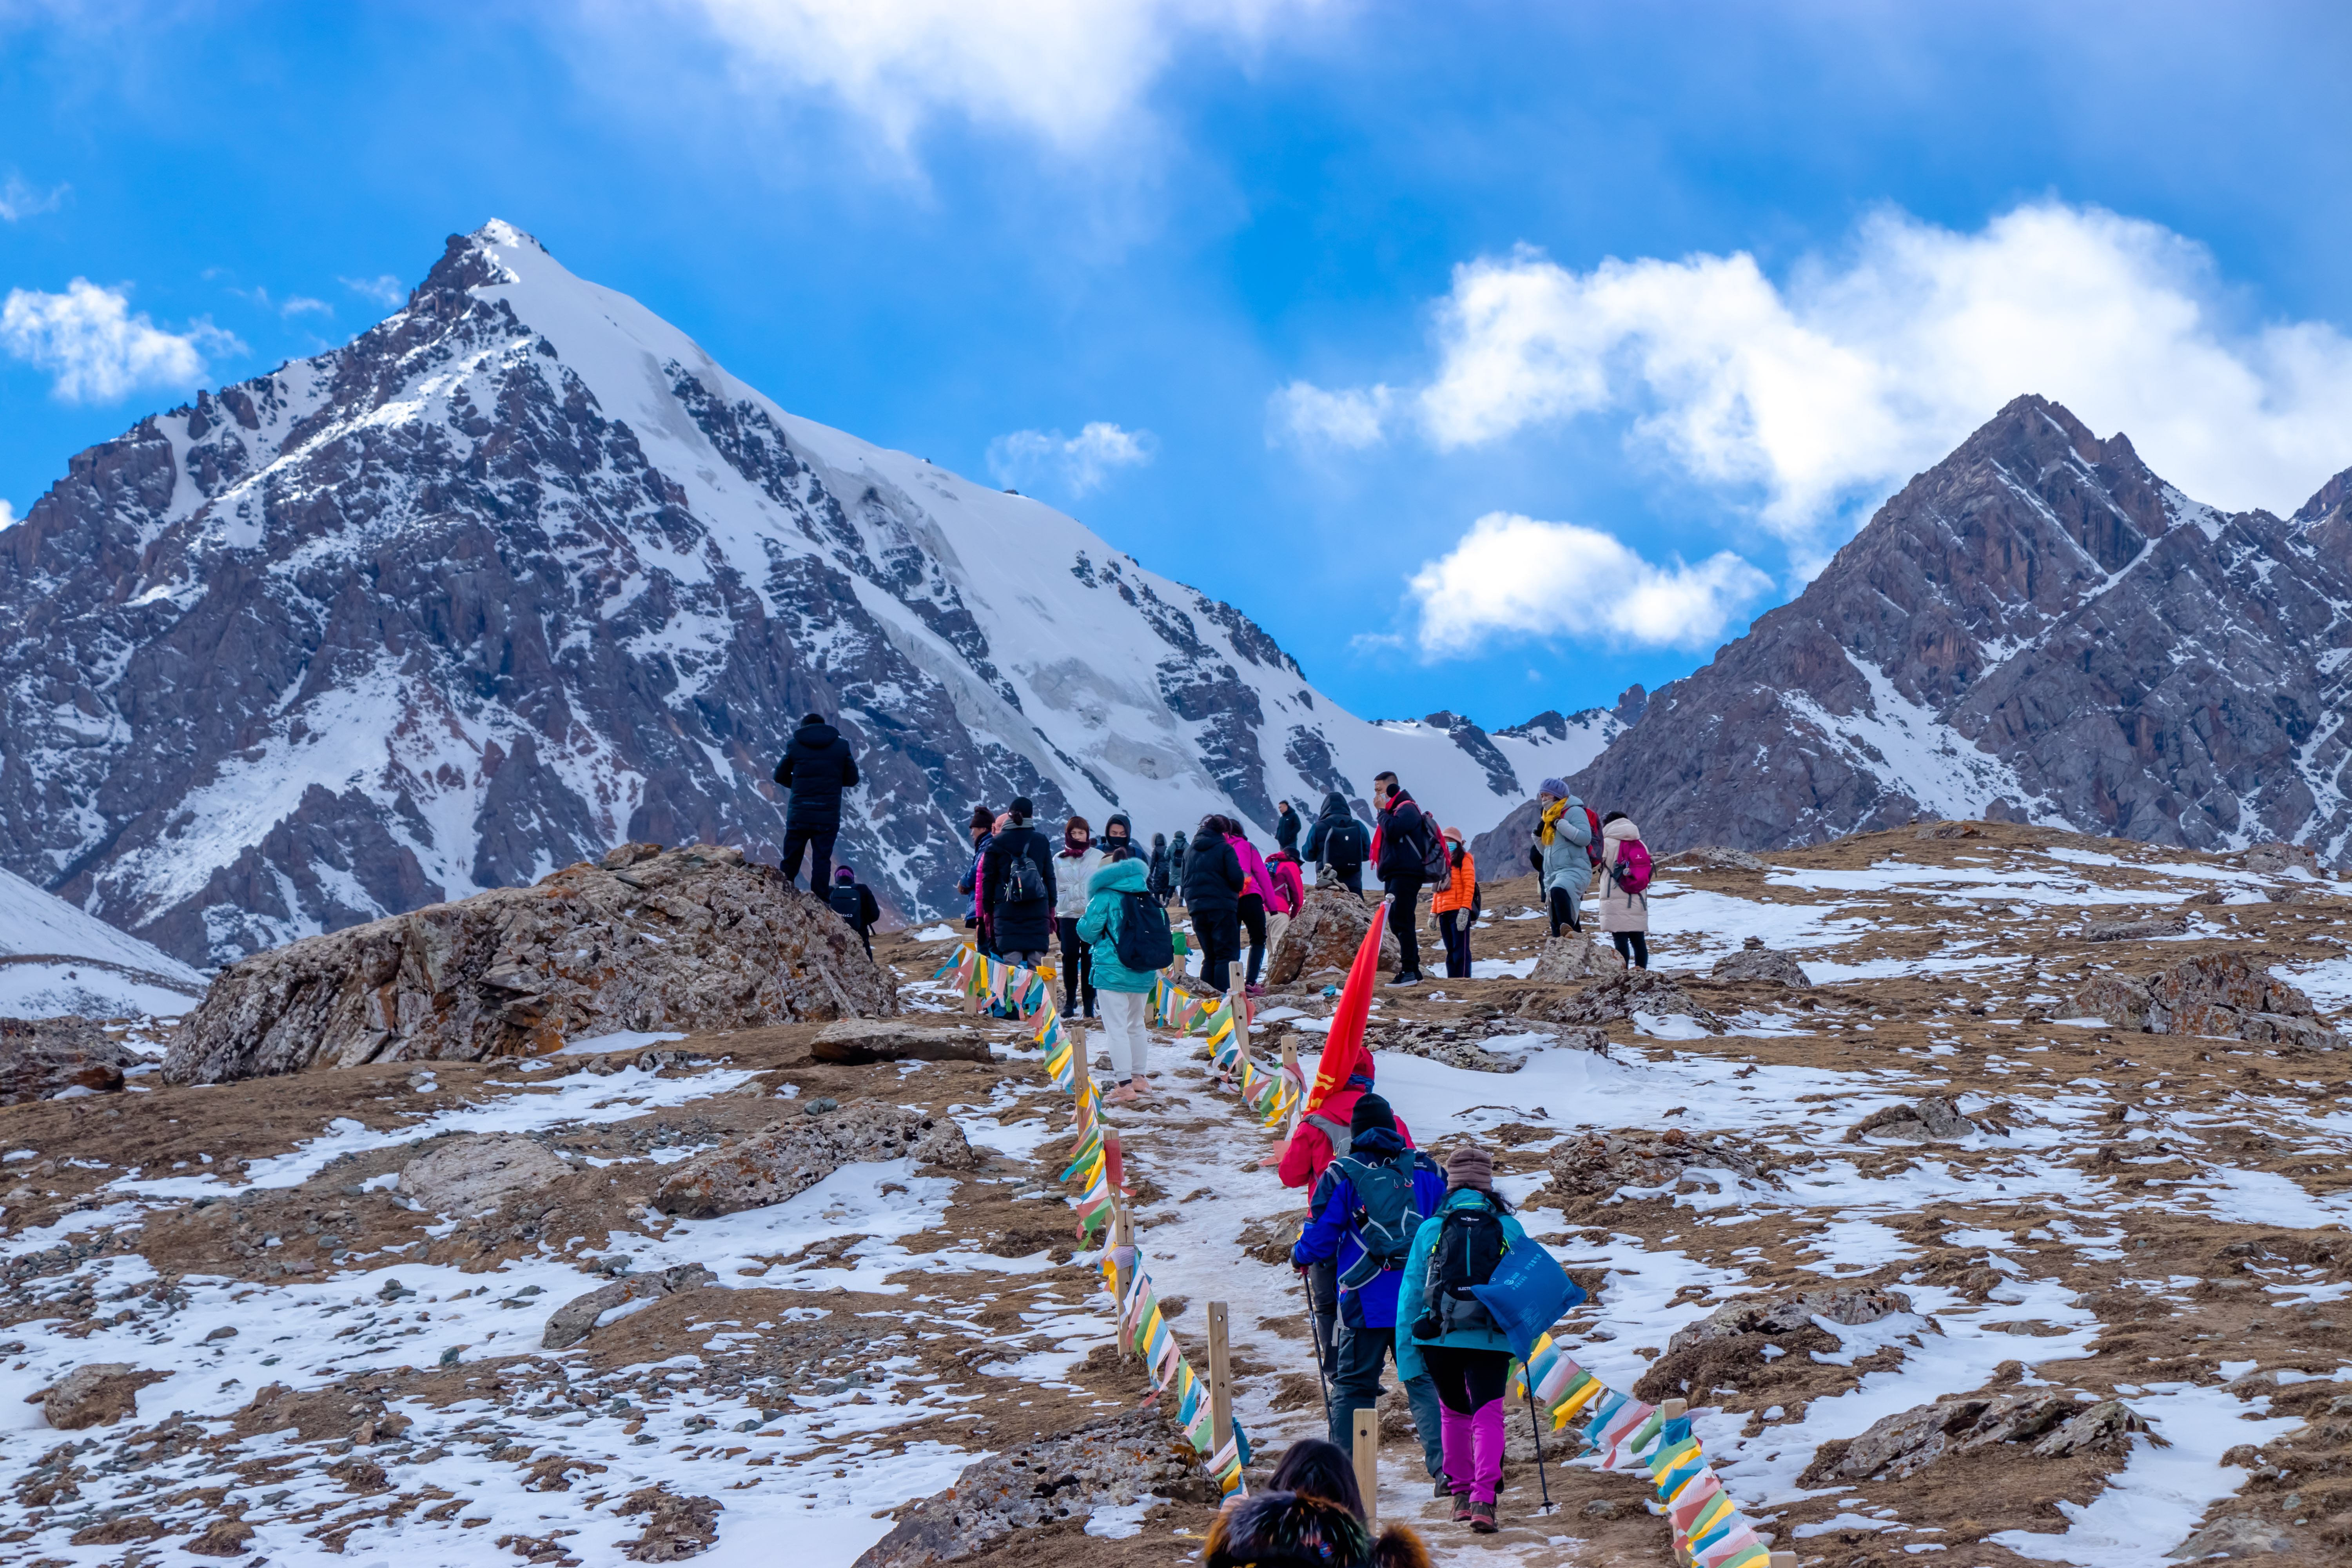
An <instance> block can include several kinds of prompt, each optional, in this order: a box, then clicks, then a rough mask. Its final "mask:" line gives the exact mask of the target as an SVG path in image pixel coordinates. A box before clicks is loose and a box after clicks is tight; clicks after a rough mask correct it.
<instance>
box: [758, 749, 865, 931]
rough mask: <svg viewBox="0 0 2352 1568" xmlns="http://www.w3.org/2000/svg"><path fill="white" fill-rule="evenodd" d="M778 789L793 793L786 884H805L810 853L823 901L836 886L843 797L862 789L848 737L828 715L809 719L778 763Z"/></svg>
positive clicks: (814, 884) (813, 883)
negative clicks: (804, 860) (804, 855)
mask: <svg viewBox="0 0 2352 1568" xmlns="http://www.w3.org/2000/svg"><path fill="white" fill-rule="evenodd" d="M776 783H777V784H781V785H782V786H783V787H784V788H785V789H787V790H789V791H790V792H792V799H791V801H790V803H789V804H787V805H785V807H784V858H783V861H782V870H783V873H784V880H785V881H787V882H796V881H798V880H799V879H800V874H801V851H802V850H803V849H807V850H808V851H809V852H810V854H811V856H812V857H813V859H812V861H811V863H810V866H809V891H811V892H813V893H814V894H816V895H817V897H819V898H823V897H824V896H825V891H826V889H828V888H829V887H830V885H831V884H832V882H833V846H834V842H835V840H836V839H838V838H839V837H841V792H842V791H844V790H845V789H849V788H851V787H853V786H854V785H855V784H856V783H857V759H856V757H855V756H853V755H852V754H851V753H850V750H849V739H848V737H847V736H845V735H844V734H843V733H842V732H841V731H838V730H836V729H835V728H834V727H833V726H832V725H830V724H828V723H826V722H825V721H824V714H822V713H811V714H809V715H808V716H807V717H805V718H803V720H802V721H801V727H800V728H799V729H797V730H795V731H793V738H792V740H791V741H790V742H787V743H786V745H785V747H784V754H783V757H782V760H781V761H779V762H778V763H776Z"/></svg>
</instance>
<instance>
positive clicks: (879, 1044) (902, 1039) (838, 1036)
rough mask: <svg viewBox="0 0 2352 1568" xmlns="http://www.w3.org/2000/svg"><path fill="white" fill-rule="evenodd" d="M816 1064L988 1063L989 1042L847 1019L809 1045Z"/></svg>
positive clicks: (885, 1021)
mask: <svg viewBox="0 0 2352 1568" xmlns="http://www.w3.org/2000/svg"><path fill="white" fill-rule="evenodd" d="M809 1057H810V1058H811V1059H812V1060H814V1061H820V1062H832V1063H834V1064H835V1065H836V1066H840V1067H865V1066H867V1065H869V1064H871V1063H874V1062H984V1061H986V1060H987V1059H988V1041H987V1040H986V1039H984V1038H982V1037H981V1036H980V1035H979V1034H977V1033H976V1032H974V1031H972V1030H970V1029H940V1028H929V1029H927V1028H924V1027H922V1026H920V1025H917V1024H910V1023H907V1022H903V1021H901V1020H898V1019H893V1018H843V1019H841V1020H839V1021H838V1022H835V1023H831V1024H827V1025H826V1026H824V1028H822V1029H819V1030H818V1031H817V1034H816V1038H815V1039H814V1040H812V1041H810V1042H809Z"/></svg>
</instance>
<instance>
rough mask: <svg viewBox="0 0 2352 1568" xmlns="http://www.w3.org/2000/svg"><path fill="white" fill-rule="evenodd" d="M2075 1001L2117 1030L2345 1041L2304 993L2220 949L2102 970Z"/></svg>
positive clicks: (2312, 1043) (2303, 1042)
mask: <svg viewBox="0 0 2352 1568" xmlns="http://www.w3.org/2000/svg"><path fill="white" fill-rule="evenodd" d="M2074 1005H2076V1006H2078V1007H2080V1008H2082V1009H2083V1011H2084V1012H2085V1013H2095V1014H2096V1015H2098V1016H2100V1017H2102V1018H2105V1020H2106V1021H2107V1022H2108V1023H2110V1024H2113V1025H2115V1026H2116V1027H2117V1028H2119V1029H2131V1030H2136V1031H2137V1032H2138V1033H2141V1034H2147V1035H2221V1036H2226V1037H2235V1038H2238V1039H2242V1040H2255V1041H2260V1042H2262V1043H2263V1044H2278V1045H2286V1046H2296V1047H2306V1048H2310V1049H2315V1050H2334V1049H2336V1048H2337V1047H2340V1046H2341V1045H2342V1044H2343V1043H2344V1042H2343V1040H2342V1038H2341V1037H2338V1036H2337V1035H2336V1032H2335V1031H2334V1030H2332V1029H2330V1028H2328V1027H2327V1026H2326V1025H2325V1024H2323V1023H2321V1022H2320V1021H2319V1019H2318V1018H2317V1017H2316V1016H2315V1009H2314V1008H2313V1006H2312V1005H2311V998H2310V997H2308V996H2306V995H2305V994H2303V993H2302V992H2300V991H2298V990H2296V989H2295V988H2294V986H2292V985H2290V984H2287V983H2286V982H2285V981H2284V980H2281V979H2279V978H2278V977H2277V976H2276V975H2274V974H2272V973H2270V972H2269V971H2267V970H2264V969H2258V968H2256V967H2255V966H2254V965H2253V964H2252V963H2248V962H2247V961H2246V960H2244V959H2242V958H2239V957H2236V956H2235V955H2233V954H2231V953H2226V952H2209V953H2202V954H2200V955H2199V956H2197V957H2195V958H2190V959H2185V960H2183V961H2182V962H2180V963H2176V964H2173V965H2171V966H2170V967H2168V968H2166V969H2160V970H2158V971H2157V972H2156V973H2152V974H2136V975H2135V974H2102V975H2099V976H2098V977H2096V978H2095V979H2093V980H2091V981H2090V982H2088V983H2087V984H2084V985H2083V986H2082V988H2081V989H2079V990H2078V991H2076V992H2075V994H2074Z"/></svg>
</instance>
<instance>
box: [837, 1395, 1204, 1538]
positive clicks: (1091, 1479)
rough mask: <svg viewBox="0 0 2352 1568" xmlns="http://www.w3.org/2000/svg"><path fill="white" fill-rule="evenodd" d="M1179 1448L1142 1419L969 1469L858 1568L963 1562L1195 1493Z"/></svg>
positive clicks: (1149, 1418) (1046, 1442)
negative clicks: (1139, 1504) (1090, 1518)
mask: <svg viewBox="0 0 2352 1568" xmlns="http://www.w3.org/2000/svg"><path fill="white" fill-rule="evenodd" d="M1180 1447H1181V1439H1179V1438H1177V1436H1176V1435H1175V1433H1174V1432H1173V1431H1172V1430H1171V1428H1170V1427H1169V1426H1167V1424H1166V1422H1165V1421H1164V1420H1163V1419H1162V1417H1161V1416H1160V1415H1159V1413H1158V1412H1156V1411H1145V1410H1136V1411H1128V1412H1126V1413H1124V1414H1121V1415H1112V1416H1108V1417H1106V1418H1104V1419H1103V1420H1100V1421H1096V1422H1091V1423H1089V1424H1087V1426H1080V1427H1077V1428H1076V1429H1075V1430H1073V1431H1069V1432H1065V1433H1061V1434H1058V1435H1056V1436H1052V1437H1046V1438H1040V1439H1038V1440H1036V1441H1034V1442H1030V1443H1024V1444H1020V1445H1018V1446H1016V1447H1012V1448H1011V1449H1010V1450H1009V1451H1008V1452H1005V1453H1001V1454H996V1455H992V1456H991V1457H990V1458H985V1459H982V1460H981V1461H980V1462H979V1463H977V1464H974V1465H969V1466H966V1467H965V1468H964V1471H963V1473H962V1474H961V1475H960V1476H958V1477H957V1478H956V1483H955V1485H953V1486H952V1487H950V1488H949V1489H947V1490H946V1491H943V1492H941V1493H940V1494H939V1495H938V1496H936V1497H929V1498H926V1499H924V1500H922V1501H921V1502H920V1503H918V1504H917V1505H916V1506H915V1508H914V1510H913V1511H911V1512H910V1513H908V1515H907V1516H906V1517H905V1518H904V1519H902V1520H900V1521H898V1527H897V1528H896V1529H894V1530H892V1531H890V1533H889V1534H887V1535H886V1536H884V1537H883V1538H882V1539H881V1540H879V1541H877V1542H875V1543H874V1544H873V1545H872V1546H870V1547H868V1548H866V1552H864V1554H863V1555H861V1556H860V1557H859V1558H858V1559H857V1562H856V1564H855V1565H854V1568H929V1565H930V1564H932V1563H954V1562H959V1561H961V1560H962V1559H963V1558H966V1557H969V1556H971V1554H972V1553H973V1552H974V1551H975V1550H976V1549H977V1548H979V1547H981V1546H982V1545H984V1544H986V1543H987V1542H991V1541H994V1540H995V1539H997V1538H998V1537H999V1536H1003V1535H1009V1534H1011V1533H1012V1532H1013V1531H1015V1530H1026V1529H1031V1528H1034V1527H1035V1526H1037V1525H1041V1524H1050V1523H1053V1522H1054V1521H1056V1520H1066V1519H1068V1520H1076V1519H1084V1518H1086V1517H1087V1515H1088V1514H1090V1513H1092V1512H1093V1511H1094V1510H1096V1509H1097V1508H1098V1507H1102V1506H1105V1505H1118V1504H1126V1503H1132V1502H1134V1501H1135V1500H1137V1499H1139V1498H1140V1497H1143V1496H1144V1495H1145V1494H1147V1493H1152V1492H1156V1493H1158V1494H1160V1496H1162V1497H1166V1496H1171V1495H1173V1494H1176V1493H1177V1492H1179V1491H1180V1490H1186V1491H1189V1490H1191V1489H1193V1488H1195V1487H1197V1486H1198V1485H1199V1484H1200V1483H1199V1481H1198V1479H1197V1474H1198V1473H1197V1472H1196V1471H1194V1470H1193V1469H1192V1467H1190V1466H1189V1465H1187V1464H1186V1463H1185V1462H1184V1460H1183V1459H1181V1458H1179V1457H1177V1450H1178V1449H1179V1448H1180Z"/></svg>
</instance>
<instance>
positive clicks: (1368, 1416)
mask: <svg viewBox="0 0 2352 1568" xmlns="http://www.w3.org/2000/svg"><path fill="white" fill-rule="evenodd" d="M1356 1489H1357V1490H1358V1491H1359V1492H1361V1493H1362V1494H1363V1498H1364V1528H1365V1529H1367V1530H1374V1531H1376V1530H1378V1529H1380V1527H1381V1413H1380V1412H1379V1411H1377V1410H1375V1409H1373V1408H1372V1407H1371V1406H1370V1405H1358V1406H1356Z"/></svg>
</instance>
